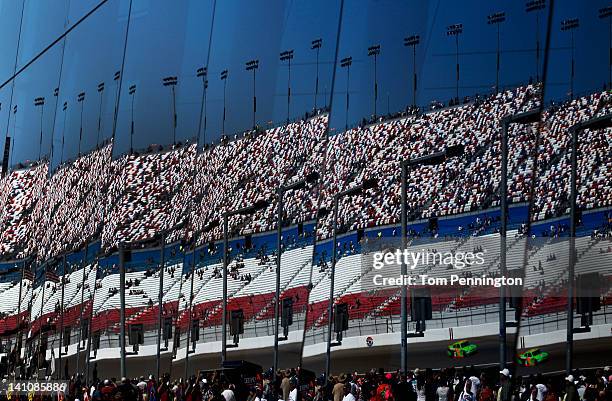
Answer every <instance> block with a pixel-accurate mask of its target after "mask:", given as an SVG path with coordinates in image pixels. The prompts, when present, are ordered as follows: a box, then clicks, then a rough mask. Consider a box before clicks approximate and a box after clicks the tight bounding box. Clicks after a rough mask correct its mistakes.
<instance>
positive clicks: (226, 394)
mask: <svg viewBox="0 0 612 401" xmlns="http://www.w3.org/2000/svg"><path fill="white" fill-rule="evenodd" d="M221 395H222V396H223V398H225V401H236V396H235V395H234V392H233V391H232V390H231V389H230V388H229V383H228V382H224V383H223V391H222V392H221Z"/></svg>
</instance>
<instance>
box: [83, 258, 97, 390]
mask: <svg viewBox="0 0 612 401" xmlns="http://www.w3.org/2000/svg"><path fill="white" fill-rule="evenodd" d="M97 264H98V260H97V258H96V267H95V268H94V269H91V271H90V272H89V274H93V275H94V288H93V292H92V291H91V288H90V289H89V304H90V305H91V306H90V310H89V327H88V330H89V333H88V335H87V338H88V341H87V355H85V382H86V383H88V381H89V368H90V365H91V356H90V355H91V340H92V335H93V328H92V326H93V316H94V300H95V298H96V282H97V277H98V271H97Z"/></svg>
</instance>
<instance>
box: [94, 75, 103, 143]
mask: <svg viewBox="0 0 612 401" xmlns="http://www.w3.org/2000/svg"><path fill="white" fill-rule="evenodd" d="M98 93H99V94H100V106H99V108H98V132H97V134H96V149H97V148H98V146H100V131H101V130H102V98H103V97H104V96H103V95H104V82H100V83H99V84H98Z"/></svg>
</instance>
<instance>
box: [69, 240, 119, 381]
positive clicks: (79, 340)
mask: <svg viewBox="0 0 612 401" xmlns="http://www.w3.org/2000/svg"><path fill="white" fill-rule="evenodd" d="M87 248H88V246H87V242H86V243H85V251H84V254H83V260H82V262H81V267H82V268H83V282H82V283H81V311H80V313H79V331H78V335H77V349H76V351H77V354H76V356H77V358H76V372H77V374H78V373H79V370H80V369H79V364H80V362H81V350H82V349H83V348H81V338H82V336H83V331H84V330H83V328H84V327H83V313H85V307H84V306H83V305H84V301H85V279H86V278H87V275H86V273H87ZM89 324H91V322H90V323H89ZM124 324H125V323H124Z"/></svg>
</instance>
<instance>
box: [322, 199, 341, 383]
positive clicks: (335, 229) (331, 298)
mask: <svg viewBox="0 0 612 401" xmlns="http://www.w3.org/2000/svg"><path fill="white" fill-rule="evenodd" d="M337 234H338V196H337V195H336V196H335V197H334V221H333V237H332V238H333V241H334V243H333V244H332V260H331V272H330V278H329V305H328V307H327V349H326V351H325V380H326V381H327V380H328V378H329V375H330V373H331V342H332V325H333V317H334V278H335V275H336V252H337V242H338V237H337Z"/></svg>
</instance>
